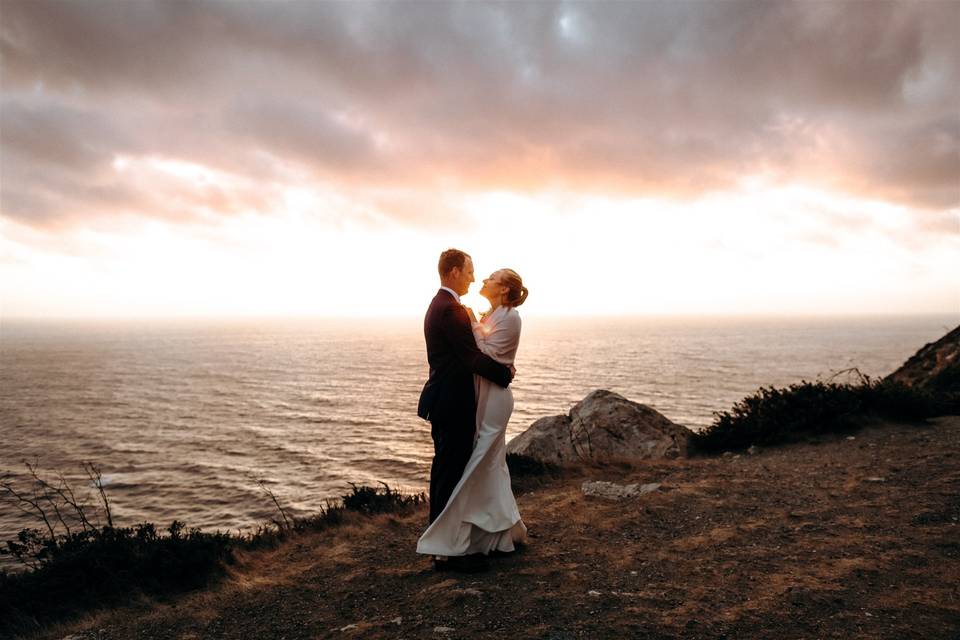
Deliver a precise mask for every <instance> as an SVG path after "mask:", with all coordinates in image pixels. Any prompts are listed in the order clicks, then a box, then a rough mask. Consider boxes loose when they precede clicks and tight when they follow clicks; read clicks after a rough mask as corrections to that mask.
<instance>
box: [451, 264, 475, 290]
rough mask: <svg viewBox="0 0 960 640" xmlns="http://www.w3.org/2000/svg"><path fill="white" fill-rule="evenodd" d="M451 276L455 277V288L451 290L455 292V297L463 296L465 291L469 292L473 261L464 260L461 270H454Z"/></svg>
mask: <svg viewBox="0 0 960 640" xmlns="http://www.w3.org/2000/svg"><path fill="white" fill-rule="evenodd" d="M453 275H455V276H457V278H456V282H455V284H456V287H454V288H453V290H454V291H456V292H457V295H461V296H462V295H465V294H466V293H467V291H469V290H470V284H471V283H472V282H473V260H471V259H470V258H464V260H463V268H462V269H456V268H454V270H453Z"/></svg>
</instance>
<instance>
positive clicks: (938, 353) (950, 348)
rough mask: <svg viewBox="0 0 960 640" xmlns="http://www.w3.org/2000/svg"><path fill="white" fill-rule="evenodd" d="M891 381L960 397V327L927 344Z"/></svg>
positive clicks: (894, 373)
mask: <svg viewBox="0 0 960 640" xmlns="http://www.w3.org/2000/svg"><path fill="white" fill-rule="evenodd" d="M889 378H890V379H892V380H896V381H898V382H903V383H905V384H908V385H911V386H916V387H920V388H923V389H926V390H928V391H931V392H933V393H940V394H947V393H949V394H954V395H956V396H958V397H960V326H958V327H956V328H955V329H953V331H950V332H949V333H947V334H946V335H945V336H943V337H942V338H940V339H939V340H937V341H936V342H931V343H930V344H928V345H925V346H924V347H923V348H922V349H920V350H919V351H917V353H916V354H914V355H913V356H912V357H911V358H910V359H909V360H907V361H906V362H905V363H904V365H903V366H902V367H900V368H899V369H897V370H896V371H894V372H893V373H892V374H890V376H889Z"/></svg>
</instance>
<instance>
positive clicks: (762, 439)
mask: <svg viewBox="0 0 960 640" xmlns="http://www.w3.org/2000/svg"><path fill="white" fill-rule="evenodd" d="M942 404H943V403H942V401H941V400H939V399H938V398H936V397H934V396H933V395H932V394H930V393H929V392H928V391H924V390H922V389H916V388H912V387H909V386H907V385H905V384H902V383H900V382H895V381H889V380H882V381H879V380H871V379H869V378H867V377H863V378H862V379H861V381H860V382H859V383H857V384H847V383H844V384H840V383H835V382H822V381H818V382H806V381H804V382H800V383H799V384H793V385H790V386H789V387H786V388H775V387H764V388H760V389H758V390H757V391H756V393H754V394H753V395H750V396H747V397H746V398H744V399H743V400H741V401H740V402H738V403H736V404H735V405H734V406H733V408H732V409H731V410H730V411H722V412H718V413H715V414H714V415H715V419H714V421H713V424H711V425H710V426H709V427H708V428H707V429H705V430H704V431H701V432H700V433H698V434H695V435H694V436H693V439H692V441H691V445H692V449H693V450H694V451H699V452H702V453H717V452H721V451H736V450H742V449H746V448H748V447H750V446H751V445H758V446H769V445H775V444H781V443H786V442H795V441H798V440H801V439H803V438H805V437H809V436H818V435H825V434H842V433H849V432H851V431H855V430H856V429H858V428H859V426H860V424H861V423H862V422H863V419H864V418H868V417H876V418H886V419H892V420H922V419H925V418H929V417H931V416H934V415H938V414H939V413H941V412H942V411H943V410H944V407H943V406H942Z"/></svg>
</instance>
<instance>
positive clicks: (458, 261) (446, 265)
mask: <svg viewBox="0 0 960 640" xmlns="http://www.w3.org/2000/svg"><path fill="white" fill-rule="evenodd" d="M469 257H470V254H468V253H464V252H463V251H460V249H447V250H446V251H444V252H443V253H441V254H440V261H439V262H437V271H439V272H440V277H441V278H442V277H444V276H445V275H447V274H448V273H450V272H451V271H453V270H454V269H463V265H464V264H466V262H467V258H469Z"/></svg>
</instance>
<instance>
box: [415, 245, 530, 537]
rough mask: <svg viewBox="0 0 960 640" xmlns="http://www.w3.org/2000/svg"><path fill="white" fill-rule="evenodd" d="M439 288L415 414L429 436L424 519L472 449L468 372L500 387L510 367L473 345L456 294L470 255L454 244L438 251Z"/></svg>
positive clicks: (465, 283)
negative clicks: (430, 446)
mask: <svg viewBox="0 0 960 640" xmlns="http://www.w3.org/2000/svg"><path fill="white" fill-rule="evenodd" d="M437 270H438V271H439V272H440V285H441V286H440V290H439V291H437V295H436V296H434V298H433V301H432V302H431V303H430V307H429V308H428V309H427V315H426V317H425V318H424V320H423V334H424V337H425V338H426V340H427V360H428V362H429V363H430V377H429V379H428V380H427V383H426V384H425V385H423V392H422V393H421V394H420V405H419V407H418V408H417V415H418V416H420V417H421V418H423V419H424V420H429V421H430V425H431V429H430V433H431V435H432V436H433V451H434V454H433V465H432V466H431V467H430V522H431V523H432V522H433V521H434V520H436V519H437V516H439V515H440V513H441V512H442V511H443V508H444V507H445V506H446V504H447V501H448V500H449V499H450V494H452V493H453V489H454V487H456V486H457V482H459V481H460V477H461V476H462V475H463V471H464V469H465V468H466V466H467V462H468V461H469V460H470V454H471V452H472V451H473V436H474V432H475V430H476V418H477V399H476V397H475V394H474V386H473V374H474V373H477V374H479V375H481V376H483V377H484V378H487V379H489V380H491V381H492V382H494V383H496V384H498V385H500V386H501V387H506V386H507V385H509V384H510V381H511V380H512V379H513V371H512V370H511V369H510V368H508V367H506V366H504V365H502V364H500V363H499V362H497V361H495V360H494V359H493V358H490V357H489V356H487V355H486V354H484V353H482V352H481V351H480V349H478V348H477V342H476V340H475V339H474V337H473V329H472V328H471V325H470V317H469V316H468V315H467V310H466V308H465V307H464V306H463V305H462V304H460V296H462V295H464V294H465V293H467V290H468V289H469V288H470V283H471V282H473V281H474V280H473V260H472V259H471V258H470V256H469V255H467V254H466V253H464V252H463V251H459V250H457V249H447V250H446V251H444V252H443V253H442V254H440V262H439V264H438V265H437Z"/></svg>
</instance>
